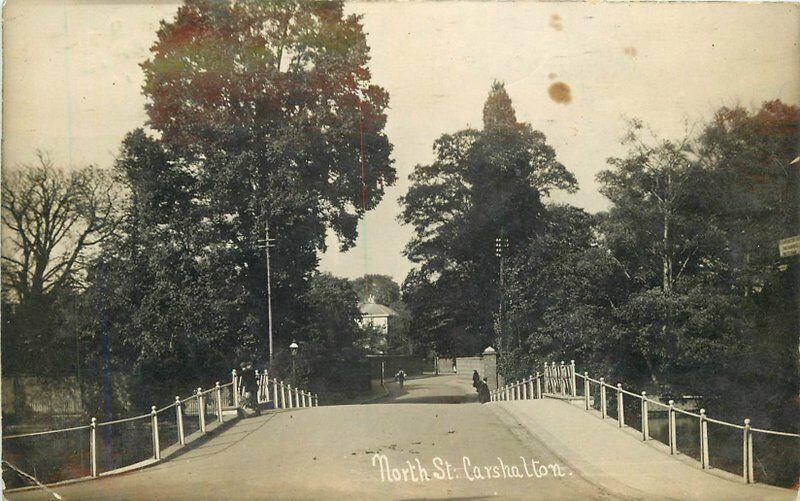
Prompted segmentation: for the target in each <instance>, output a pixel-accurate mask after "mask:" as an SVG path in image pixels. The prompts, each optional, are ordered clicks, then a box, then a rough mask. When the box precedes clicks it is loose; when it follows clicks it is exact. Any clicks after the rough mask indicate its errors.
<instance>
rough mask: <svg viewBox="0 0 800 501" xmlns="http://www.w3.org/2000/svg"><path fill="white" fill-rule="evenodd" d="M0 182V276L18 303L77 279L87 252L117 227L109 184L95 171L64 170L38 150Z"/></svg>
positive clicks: (35, 297)
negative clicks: (0, 233) (0, 239)
mask: <svg viewBox="0 0 800 501" xmlns="http://www.w3.org/2000/svg"><path fill="white" fill-rule="evenodd" d="M37 156H38V164H35V165H24V166H21V167H19V168H18V170H16V171H14V172H12V173H11V174H10V175H8V176H6V178H5V179H4V180H3V187H2V190H3V197H2V198H3V214H2V217H3V225H4V226H5V227H6V228H7V229H8V230H9V233H8V237H7V239H5V240H4V242H5V245H4V246H3V264H4V266H3V269H4V270H3V271H4V273H3V279H4V284H5V286H6V287H7V288H8V289H11V291H13V293H14V294H15V295H16V299H17V300H18V301H20V302H26V301H39V300H41V299H42V298H43V297H44V296H45V295H47V294H48V293H50V292H51V291H53V290H55V289H59V288H64V287H69V286H72V285H74V284H76V283H79V282H80V281H81V278H82V272H83V266H84V264H85V258H86V255H87V253H88V251H89V250H90V249H91V248H93V247H96V246H97V245H98V244H100V243H101V242H102V241H103V240H105V239H106V238H108V237H109V235H111V233H112V232H113V231H114V228H115V227H116V225H117V217H116V214H115V212H114V199H115V191H114V184H113V183H112V182H111V180H110V179H109V177H108V176H107V175H106V174H105V173H104V172H103V171H101V170H98V169H96V168H94V167H83V168H79V169H74V170H71V171H69V172H65V171H64V170H63V169H61V168H58V167H56V166H54V164H53V162H52V160H51V159H50V158H49V157H48V156H47V155H45V154H43V153H41V152H39V153H38V155H37Z"/></svg>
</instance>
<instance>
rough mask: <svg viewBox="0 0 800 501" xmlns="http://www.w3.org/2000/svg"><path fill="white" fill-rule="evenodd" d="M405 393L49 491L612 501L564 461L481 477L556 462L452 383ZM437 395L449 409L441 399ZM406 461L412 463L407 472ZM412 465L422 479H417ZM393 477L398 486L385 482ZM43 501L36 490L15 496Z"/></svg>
mask: <svg viewBox="0 0 800 501" xmlns="http://www.w3.org/2000/svg"><path fill="white" fill-rule="evenodd" d="M404 390H405V391H403V392H402V393H399V394H397V393H395V395H393V398H392V399H391V402H393V405H379V404H377V405H358V406H332V407H318V408H311V409H302V410H297V411H282V412H277V413H272V414H268V415H262V416H261V417H253V418H248V419H245V420H242V421H240V422H238V423H236V424H234V425H233V426H232V427H230V428H229V429H227V430H225V431H223V432H222V433H221V434H220V435H219V436H217V437H214V438H213V439H211V440H209V441H208V442H206V443H204V444H201V445H199V446H198V447H196V448H193V449H192V450H190V451H188V452H186V453H185V454H183V455H182V456H180V457H178V458H174V459H172V460H170V461H167V462H164V463H162V464H159V465H155V466H153V467H150V468H147V469H144V470H141V471H139V472H134V473H129V474H125V475H120V476H117V477H112V478H106V479H101V480H94V481H89V482H83V483H79V484H73V485H67V486H62V487H59V488H57V489H56V490H57V491H58V493H59V494H61V495H62V496H63V497H64V498H65V499H267V498H271V499H274V498H294V499H298V498H305V499H310V498H315V499H322V498H325V499H341V498H345V497H347V498H351V499H374V498H384V499H391V498H395V499H396V498H406V499H414V498H443V497H450V496H454V497H462V498H465V497H470V498H480V497H485V496H496V495H501V496H505V497H511V498H531V497H535V498H539V499H600V498H611V497H610V496H608V495H607V494H606V493H605V492H604V491H603V490H602V489H600V488H598V487H596V486H594V485H592V484H590V483H589V482H587V481H585V480H584V479H582V478H581V476H579V475H577V474H575V473H573V472H571V471H569V468H568V467H565V466H564V465H560V466H561V471H560V472H559V471H556V472H555V473H560V474H561V475H563V476H558V477H557V476H555V475H554V473H553V471H552V469H551V470H549V471H547V474H546V475H544V474H543V475H542V478H536V477H532V478H494V479H481V478H480V477H486V476H492V475H501V476H502V475H503V470H504V468H502V466H501V463H500V461H502V462H503V465H504V466H506V468H505V470H506V471H505V473H506V476H509V475H513V474H516V473H519V474H520V475H525V473H524V469H523V467H522V465H521V461H522V459H521V458H524V459H525V460H526V461H527V462H528V469H529V470H531V468H532V467H531V465H530V461H538V462H539V463H537V464H536V466H539V464H540V463H541V464H544V465H549V464H557V463H558V460H557V459H556V458H555V456H554V455H553V454H552V453H551V452H550V451H549V450H548V449H547V448H546V447H545V446H544V445H542V444H541V443H540V442H538V441H537V440H535V439H533V438H532V437H530V436H529V435H528V434H527V432H526V431H525V429H524V428H523V427H521V426H519V425H518V424H516V425H514V423H512V426H509V423H508V422H506V421H504V418H501V417H499V416H498V414H496V411H494V410H492V409H491V408H490V406H486V405H480V404H478V403H464V404H461V405H453V404H452V403H448V402H454V401H458V400H459V399H471V398H472V393H473V392H474V390H472V388H471V387H469V384H468V382H467V383H466V384H465V383H461V382H459V381H457V379H456V377H455V376H451V375H448V376H439V377H436V378H422V379H414V380H409V381H408V382H407V383H406V387H405V388H404ZM437 398H438V399H439V400H438V401H439V402H445V403H436V402H437ZM404 402H414V403H404ZM420 402H425V403H420ZM384 458H385V459H384ZM465 458H466V459H465ZM380 459H383V464H384V468H385V467H386V466H387V464H388V466H389V468H393V469H394V468H397V469H398V470H392V471H391V472H390V471H389V470H386V469H384V476H383V480H382V479H381V468H380V464H379V460H380ZM417 461H419V463H418V462H417ZM465 461H468V465H469V468H468V471H465V470H464V462H465ZM409 463H410V464H411V465H412V466H415V467H416V468H414V470H413V473H414V475H413V476H412V474H411V470H410V469H409V468H408V465H409ZM448 463H449V465H450V467H449V469H448V466H447V465H448ZM418 465H421V466H422V467H423V468H424V469H425V470H427V474H428V475H429V478H430V479H429V480H425V481H422V480H420V477H419V473H420V472H419V467H418ZM511 466H513V467H514V468H513V469H512V468H511ZM404 467H405V468H406V469H407V471H406V473H405V478H403V476H404V474H403V472H402V470H401V469H402V468H404ZM474 468H478V470H477V471H478V473H479V475H476V474H475V473H474ZM487 468H488V472H487ZM537 471H538V470H537ZM392 472H394V475H400V478H401V480H397V481H396V480H394V478H397V477H392V480H391V481H390V480H389V479H388V475H391V474H392ZM440 477H442V478H440ZM415 480H416V481H415ZM46 498H47V497H46V496H43V495H42V494H41V493H32V492H30V493H20V494H16V495H13V496H11V497H10V499H12V500H16V499H46Z"/></svg>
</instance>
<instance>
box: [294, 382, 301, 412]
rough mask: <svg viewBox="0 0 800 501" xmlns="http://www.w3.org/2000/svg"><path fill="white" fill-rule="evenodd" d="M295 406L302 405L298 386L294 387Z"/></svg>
mask: <svg viewBox="0 0 800 501" xmlns="http://www.w3.org/2000/svg"><path fill="white" fill-rule="evenodd" d="M294 406H295V407H300V389H299V388H298V387H297V386H295V387H294Z"/></svg>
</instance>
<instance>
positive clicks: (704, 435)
mask: <svg viewBox="0 0 800 501" xmlns="http://www.w3.org/2000/svg"><path fill="white" fill-rule="evenodd" d="M710 465H711V462H710V461H709V459H708V421H706V410H705V409H700V466H702V467H703V469H708V468H709V466H710Z"/></svg>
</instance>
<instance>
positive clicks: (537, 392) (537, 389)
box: [536, 371, 542, 398]
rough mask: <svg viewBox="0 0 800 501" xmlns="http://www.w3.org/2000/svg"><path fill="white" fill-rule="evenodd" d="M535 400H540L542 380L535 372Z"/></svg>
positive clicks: (537, 372)
mask: <svg viewBox="0 0 800 501" xmlns="http://www.w3.org/2000/svg"><path fill="white" fill-rule="evenodd" d="M536 398H542V380H541V378H540V377H539V371H536Z"/></svg>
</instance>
